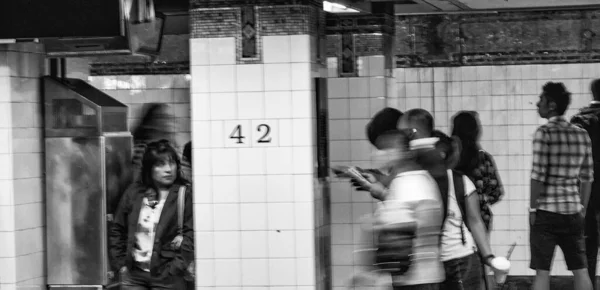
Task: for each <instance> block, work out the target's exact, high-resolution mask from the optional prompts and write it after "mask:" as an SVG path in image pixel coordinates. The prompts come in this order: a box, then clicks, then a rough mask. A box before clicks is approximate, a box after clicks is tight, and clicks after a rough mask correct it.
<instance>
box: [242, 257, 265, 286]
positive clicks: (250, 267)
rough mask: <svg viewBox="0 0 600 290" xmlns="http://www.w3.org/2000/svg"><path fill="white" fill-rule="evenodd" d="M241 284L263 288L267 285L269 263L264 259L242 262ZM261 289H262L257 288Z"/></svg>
mask: <svg viewBox="0 0 600 290" xmlns="http://www.w3.org/2000/svg"><path fill="white" fill-rule="evenodd" d="M242 283H243V285H244V289H246V288H248V287H246V286H264V285H268V283H269V263H268V260H266V259H244V260H242ZM257 289H262V288H257Z"/></svg>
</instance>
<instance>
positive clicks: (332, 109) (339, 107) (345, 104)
mask: <svg viewBox="0 0 600 290" xmlns="http://www.w3.org/2000/svg"><path fill="white" fill-rule="evenodd" d="M350 100H351V99H348V98H343V99H329V100H328V102H329V104H328V108H329V119H330V120H334V119H348V118H350Z"/></svg>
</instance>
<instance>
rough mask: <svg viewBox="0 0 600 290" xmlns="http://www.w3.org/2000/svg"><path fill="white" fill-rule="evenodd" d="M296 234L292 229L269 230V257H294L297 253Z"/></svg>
mask: <svg viewBox="0 0 600 290" xmlns="http://www.w3.org/2000/svg"><path fill="white" fill-rule="evenodd" d="M295 242H296V234H295V231H292V230H287V231H286V230H282V231H270V232H269V258H292V257H294V256H295V255H296V245H295Z"/></svg>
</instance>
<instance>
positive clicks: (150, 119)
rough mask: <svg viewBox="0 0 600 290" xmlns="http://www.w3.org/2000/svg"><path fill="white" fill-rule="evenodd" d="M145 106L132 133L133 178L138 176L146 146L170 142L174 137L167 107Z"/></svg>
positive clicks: (160, 105)
mask: <svg viewBox="0 0 600 290" xmlns="http://www.w3.org/2000/svg"><path fill="white" fill-rule="evenodd" d="M147 106H148V108H147V110H146V113H145V114H144V117H143V118H142V120H141V121H140V123H139V125H138V126H137V128H136V129H135V130H133V133H132V134H133V161H132V162H133V174H134V175H133V176H134V178H137V177H139V176H140V171H141V168H142V156H144V152H145V151H146V144H148V143H150V142H153V141H158V140H163V139H164V140H169V141H171V142H172V141H173V137H174V125H173V116H172V115H171V114H170V112H169V111H170V110H169V105H167V104H163V103H150V104H147Z"/></svg>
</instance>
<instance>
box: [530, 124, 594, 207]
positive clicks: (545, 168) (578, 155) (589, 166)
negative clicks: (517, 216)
mask: <svg viewBox="0 0 600 290" xmlns="http://www.w3.org/2000/svg"><path fill="white" fill-rule="evenodd" d="M593 165H594V164H593V159H592V143H591V141H590V138H589V136H588V134H587V132H586V131H585V130H583V129H581V128H579V127H577V126H575V125H573V124H570V123H568V122H567V121H566V120H565V119H564V118H563V117H553V118H550V120H549V121H548V123H547V124H545V125H542V126H540V127H539V128H538V129H537V130H536V132H535V135H534V137H533V168H532V170H531V179H534V180H537V181H540V182H542V183H543V184H544V188H543V189H542V192H540V195H539V197H538V200H537V204H538V206H537V208H538V209H541V210H545V211H550V212H555V213H560V214H574V213H578V212H580V211H581V209H582V207H583V206H582V204H581V198H580V193H579V182H580V181H581V182H592V181H593V180H594V177H593V174H594V168H593Z"/></svg>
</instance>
